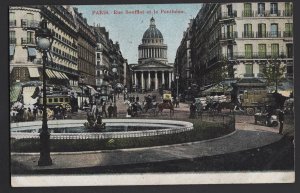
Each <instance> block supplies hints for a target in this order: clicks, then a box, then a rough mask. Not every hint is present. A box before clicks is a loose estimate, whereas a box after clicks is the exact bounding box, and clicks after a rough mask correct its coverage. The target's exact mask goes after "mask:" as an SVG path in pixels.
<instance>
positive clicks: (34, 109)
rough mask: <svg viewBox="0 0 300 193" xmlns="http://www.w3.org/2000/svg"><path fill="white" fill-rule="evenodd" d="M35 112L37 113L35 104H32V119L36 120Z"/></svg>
mask: <svg viewBox="0 0 300 193" xmlns="http://www.w3.org/2000/svg"><path fill="white" fill-rule="evenodd" d="M37 113H38V109H37V106H36V105H34V106H33V119H34V120H36V117H37Z"/></svg>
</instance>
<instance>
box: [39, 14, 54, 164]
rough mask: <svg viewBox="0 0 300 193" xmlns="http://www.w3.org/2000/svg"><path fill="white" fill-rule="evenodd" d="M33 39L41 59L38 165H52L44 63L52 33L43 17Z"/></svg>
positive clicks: (46, 58)
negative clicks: (41, 110) (41, 84)
mask: <svg viewBox="0 0 300 193" xmlns="http://www.w3.org/2000/svg"><path fill="white" fill-rule="evenodd" d="M35 40H36V44H37V49H38V50H39V51H40V52H41V53H42V59H43V123H42V132H41V133H40V145H41V150H40V158H39V161H38V165H39V166H49V165H52V159H51V157H50V144H49V139H50V133H49V131H48V124H47V96H46V94H47V93H46V63H47V62H48V56H47V54H48V53H49V52H50V50H51V46H52V42H53V35H52V33H51V31H50V30H49V29H48V28H47V21H46V20H45V19H43V20H42V21H41V22H40V27H39V28H38V29H37V30H36V32H35Z"/></svg>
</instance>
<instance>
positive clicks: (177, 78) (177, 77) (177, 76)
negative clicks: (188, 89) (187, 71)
mask: <svg viewBox="0 0 300 193" xmlns="http://www.w3.org/2000/svg"><path fill="white" fill-rule="evenodd" d="M175 78H176V98H177V100H179V97H178V80H179V75H178V74H176V77H175Z"/></svg>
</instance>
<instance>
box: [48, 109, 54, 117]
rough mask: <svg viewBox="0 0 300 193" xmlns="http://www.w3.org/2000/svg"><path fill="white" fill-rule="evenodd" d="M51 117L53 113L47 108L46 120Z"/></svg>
mask: <svg viewBox="0 0 300 193" xmlns="http://www.w3.org/2000/svg"><path fill="white" fill-rule="evenodd" d="M52 116H53V111H52V110H51V109H49V108H47V118H48V119H49V118H51V117H52Z"/></svg>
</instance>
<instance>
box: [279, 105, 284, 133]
mask: <svg viewBox="0 0 300 193" xmlns="http://www.w3.org/2000/svg"><path fill="white" fill-rule="evenodd" d="M278 120H279V134H280V135H282V131H283V122H284V112H283V110H281V109H279V111H278Z"/></svg>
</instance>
